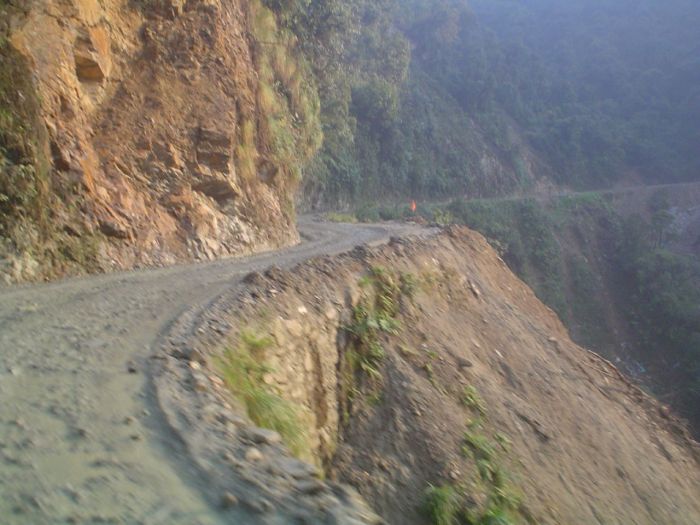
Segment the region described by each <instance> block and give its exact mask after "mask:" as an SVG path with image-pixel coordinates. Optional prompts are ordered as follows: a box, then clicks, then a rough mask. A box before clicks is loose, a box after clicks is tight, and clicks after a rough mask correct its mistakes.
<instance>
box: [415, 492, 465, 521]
mask: <svg viewBox="0 0 700 525" xmlns="http://www.w3.org/2000/svg"><path fill="white" fill-rule="evenodd" d="M460 499H461V497H460V494H459V491H458V489H456V488H455V487H453V486H452V485H442V486H440V487H433V486H432V485H431V486H429V487H428V488H427V490H426V491H425V498H424V502H423V511H424V513H425V515H426V517H427V518H428V519H429V520H430V523H431V524H432V525H455V524H456V523H459V522H458V521H457V518H458V516H459V513H460V510H461V502H460Z"/></svg>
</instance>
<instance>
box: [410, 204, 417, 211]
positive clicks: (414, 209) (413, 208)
mask: <svg viewBox="0 0 700 525" xmlns="http://www.w3.org/2000/svg"><path fill="white" fill-rule="evenodd" d="M416 208H417V206H416V201H411V212H413V213H416Z"/></svg>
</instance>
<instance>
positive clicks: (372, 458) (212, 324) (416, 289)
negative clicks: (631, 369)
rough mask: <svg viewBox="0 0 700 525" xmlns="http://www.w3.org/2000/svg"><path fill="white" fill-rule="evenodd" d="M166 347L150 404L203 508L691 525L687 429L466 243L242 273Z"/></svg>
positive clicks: (492, 257)
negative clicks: (213, 504)
mask: <svg viewBox="0 0 700 525" xmlns="http://www.w3.org/2000/svg"><path fill="white" fill-rule="evenodd" d="M164 350H165V355H164V356H163V357H164V360H163V361H160V360H159V361H157V363H156V365H155V369H156V370H155V371H156V380H155V381H156V385H157V387H158V388H157V390H158V396H159V401H160V403H161V407H162V408H163V409H164V412H165V414H166V416H167V417H168V420H169V421H170V422H171V424H172V425H173V428H174V430H176V431H177V432H179V433H180V435H181V436H182V437H183V439H184V442H185V443H186V446H187V447H188V450H190V452H191V454H192V455H193V456H194V457H195V458H196V459H197V461H198V464H199V465H200V466H201V467H202V468H204V469H207V470H208V471H209V473H210V474H211V475H212V479H214V480H215V486H216V490H213V491H212V496H213V497H214V498H216V499H217V500H218V501H220V502H221V503H222V504H223V505H225V506H226V505H231V506H242V507H243V508H245V509H248V510H249V511H250V513H251V516H252V517H251V520H253V521H251V523H253V522H258V521H259V522H260V523H267V522H270V523H275V522H277V521H276V520H282V521H284V519H286V518H290V517H295V516H296V517H300V516H301V517H303V516H305V517H306V518H309V517H310V516H313V518H312V521H313V520H316V521H314V522H319V523H320V522H324V521H328V522H333V519H335V518H334V516H338V515H342V513H343V509H344V508H345V509H346V510H347V509H350V511H351V512H353V513H354V515H355V516H358V514H357V513H358V512H359V513H360V514H362V513H363V512H365V511H362V510H361V509H362V508H363V507H362V505H361V503H359V502H358V501H357V500H356V499H355V498H354V497H351V496H348V495H347V494H349V493H348V492H347V491H346V490H345V489H340V488H338V487H337V486H336V485H333V484H331V485H328V484H327V483H326V482H322V481H320V480H319V479H318V476H319V475H320V472H323V473H324V475H325V477H326V479H329V480H332V481H333V482H335V481H340V482H344V483H346V484H349V485H352V486H354V487H355V488H356V489H357V490H358V491H359V492H360V493H361V495H362V496H363V497H364V498H365V499H366V501H368V502H369V503H370V505H371V506H372V508H373V509H374V510H375V511H376V512H377V514H379V515H380V516H381V517H382V518H383V519H384V520H386V521H387V522H388V523H397V524H399V523H401V524H406V523H424V522H425V520H426V519H429V517H428V516H426V512H427V513H428V514H429V513H430V512H435V511H436V510H438V511H441V512H443V511H444V512H448V513H449V512H453V513H461V514H459V515H461V516H463V519H471V520H472V521H467V522H469V523H470V522H474V523H487V522H488V521H476V520H479V519H482V520H485V519H487V518H489V517H493V516H500V517H501V518H502V519H506V520H510V521H501V522H503V523H511V522H512V523H595V522H606V523H607V522H611V523H630V522H635V523H645V524H656V523H687V524H689V525H690V524H693V523H696V522H697V520H698V519H699V518H700V507H699V506H698V501H697V494H698V493H699V492H700V470H699V469H698V457H699V456H698V445H697V443H695V442H694V441H693V440H692V439H691V438H690V437H689V435H688V433H687V431H686V429H685V427H684V426H683V424H682V423H681V422H679V421H678V420H676V419H675V417H674V416H673V414H672V413H670V411H669V409H668V408H667V407H664V406H662V405H660V404H659V403H658V402H657V401H655V400H653V399H652V398H651V397H649V396H647V395H646V394H644V393H643V392H642V391H641V390H640V389H639V388H637V387H636V386H635V385H634V384H632V383H630V382H629V381H628V380H627V379H626V378H625V377H624V376H622V375H621V374H620V373H619V372H618V371H617V369H616V368H615V367H614V366H613V365H611V364H610V363H608V362H607V361H605V360H603V359H601V358H600V357H598V356H596V355H595V354H592V353H590V352H588V351H586V350H585V349H582V348H580V347H578V346H576V345H575V344H574V343H573V342H571V340H570V338H569V336H568V334H567V332H566V330H565V328H564V327H563V325H562V324H561V322H560V321H559V319H558V318H557V317H556V316H555V315H554V313H553V312H552V311H551V310H550V309H549V308H547V307H546V306H544V305H543V304H542V303H541V302H540V301H539V300H538V299H537V298H536V297H535V296H534V294H533V293H532V291H531V290H530V289H529V288H527V287H526V286H525V285H524V284H523V283H522V282H521V281H519V280H518V279H517V278H516V277H515V276H514V275H513V274H512V273H511V272H510V271H509V270H508V268H507V267H506V265H505V264H504V263H503V261H502V260H500V259H499V257H498V255H497V254H496V252H495V251H494V250H493V249H492V248H491V247H490V246H489V245H488V243H487V242H486V241H485V240H484V238H483V237H481V236H480V235H478V234H475V233H473V232H471V231H469V230H466V229H461V228H454V229H451V230H449V231H447V232H445V233H443V234H440V235H438V236H437V237H434V238H431V239H424V240H413V241H407V240H399V239H397V240H395V241H393V242H391V243H390V244H389V245H388V246H384V247H378V248H359V249H357V250H355V251H353V252H351V253H349V254H346V255H343V256H339V257H324V258H319V259H316V260H313V261H311V262H309V263H305V264H302V265H300V266H298V267H296V268H294V269H293V270H292V271H284V270H280V269H272V270H270V271H268V272H266V273H265V274H251V275H250V276H249V277H248V278H247V279H246V283H245V286H243V287H241V288H239V289H236V290H232V291H229V292H227V293H225V294H224V295H222V296H221V297H220V298H219V299H218V300H217V301H215V302H214V303H212V305H210V307H209V308H207V309H206V310H205V311H203V312H200V313H195V312H192V313H191V314H189V315H187V316H185V317H184V318H183V319H181V321H180V322H179V323H177V324H176V325H175V326H174V329H173V332H172V333H171V334H170V335H169V336H168V338H167V340H166V341H165V344H164ZM258 399H266V400H268V401H271V404H272V405H275V406H276V407H277V408H276V409H274V410H273V411H272V412H266V411H265V409H262V411H261V406H260V405H259V404H258V402H257V400H258ZM275 410H278V413H277V414H276V415H275V413H274V412H275ZM270 414H272V416H271V417H269V418H268V417H267V416H270ZM290 414H294V416H293V417H292V418H291V419H290V418H289V415H290ZM280 418H281V419H280ZM263 420H265V421H264V423H265V424H266V425H267V426H272V427H274V428H276V429H277V430H278V431H279V433H278V432H274V431H273V432H270V431H261V430H256V421H257V424H258V425H260V424H262V423H261V422H263ZM289 450H292V451H294V453H295V454H296V455H297V457H299V458H301V459H304V460H306V461H307V462H309V464H315V467H314V468H312V467H308V468H304V467H303V464H302V463H298V462H296V461H295V460H292V459H291V454H290V453H289V452H288V451H289ZM315 478H316V481H314V479H315ZM452 515H453V516H456V515H457V514H452ZM358 519H366V521H367V522H374V520H375V519H376V518H374V517H372V516H371V515H366V518H358ZM437 522H438V521H436V523H437Z"/></svg>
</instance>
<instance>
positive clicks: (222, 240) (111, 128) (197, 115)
mask: <svg viewBox="0 0 700 525" xmlns="http://www.w3.org/2000/svg"><path fill="white" fill-rule="evenodd" d="M2 9H3V17H4V18H5V20H4V22H6V24H4V25H6V27H5V28H4V29H3V31H4V33H5V36H6V41H7V44H6V48H7V52H8V53H9V52H12V53H15V54H17V55H19V56H20V57H21V58H22V60H24V62H25V63H26V64H27V69H28V71H26V75H27V78H30V79H32V80H31V84H32V88H33V90H34V91H35V92H36V95H37V99H38V100H39V101H40V115H41V119H40V120H41V126H42V127H43V128H45V133H44V139H45V144H37V148H36V150H37V151H36V152H37V155H36V156H37V160H36V162H35V164H37V165H38V164H40V163H43V164H45V165H46V167H47V173H48V181H47V188H48V192H47V194H48V196H50V198H48V197H47V199H45V201H44V205H43V206H44V207H46V208H48V209H50V210H51V217H50V220H49V221H48V224H45V225H36V228H37V229H38V230H40V235H39V237H42V238H43V240H42V242H43V243H44V244H45V245H47V246H49V245H52V244H51V243H53V244H56V242H57V239H58V238H59V236H58V234H57V233H56V232H57V231H64V230H65V228H70V229H71V230H72V232H73V233H74V237H76V238H78V239H82V240H85V241H87V240H88V239H90V242H91V243H92V244H93V245H94V247H95V249H94V250H93V251H94V258H95V263H96V264H95V268H93V269H102V270H108V269H114V268H122V269H123V268H131V267H134V266H137V265H138V266H142V265H160V264H167V263H171V262H174V261H182V260H199V259H212V258H215V257H221V256H225V255H232V254H241V253H249V252H253V251H257V250H262V249H266V248H272V247H275V246H280V245H286V244H290V243H294V242H296V241H297V239H298V237H297V233H296V230H295V226H294V212H293V205H292V204H291V203H292V202H293V192H294V190H295V188H296V184H297V178H296V173H297V172H298V169H299V166H300V165H301V164H302V163H303V162H304V158H306V157H307V156H308V155H309V154H310V153H311V152H312V151H313V150H311V151H306V152H305V153H303V154H302V153H301V152H299V153H298V154H297V153H295V151H294V150H293V149H292V150H289V151H287V154H288V159H287V162H286V163H285V164H284V165H281V164H280V161H279V157H278V156H275V147H276V146H275V142H274V141H275V140H276V138H275V137H274V136H273V135H272V134H271V133H269V132H267V129H268V128H267V126H268V122H269V120H270V118H271V113H270V112H271V111H272V110H271V109H270V108H269V107H268V106H261V104H260V102H259V97H258V91H259V89H261V88H260V78H262V77H261V74H260V73H259V71H258V69H259V68H260V67H262V64H263V62H262V60H263V58H264V57H263V55H262V53H261V51H260V49H259V46H258V44H257V40H256V37H255V27H254V26H251V24H250V22H249V20H250V17H251V15H250V13H251V9H257V10H258V11H256V13H257V14H256V15H255V16H256V17H258V16H259V11H260V10H262V9H264V8H262V7H261V6H260V5H259V4H257V3H249V2H247V1H244V0H214V1H203V0H202V1H200V0H193V1H188V2H178V1H168V0H154V1H148V2H128V1H126V0H108V1H106V2H97V1H96V0H72V1H71V2H68V3H66V2H59V1H54V0H48V1H46V2H31V3H27V4H26V5H25V7H24V9H19V8H15V7H12V6H6V7H3V8H2ZM266 13H268V15H269V16H273V15H271V13H269V12H266ZM254 18H255V17H254ZM272 23H273V24H274V16H273V18H272ZM285 60H288V61H292V62H293V61H294V60H295V57H294V52H293V50H288V56H286V57H285ZM279 89H283V88H282V87H280V88H279ZM274 111H275V114H276V115H282V116H283V115H285V112H290V111H291V109H290V107H284V106H281V105H277V106H276V107H275V108H274ZM277 118H279V117H277ZM302 118H305V116H304V115H302ZM309 118H310V119H311V120H313V118H312V117H309ZM279 127H280V126H277V128H275V129H278V128H279ZM308 127H309V129H311V128H313V127H314V124H313V122H310V123H309V126H308ZM297 133H298V135H299V137H296V136H294V137H292V138H293V139H296V138H299V140H301V138H303V137H301V135H302V132H301V131H297ZM270 164H272V165H273V166H274V168H275V170H276V171H278V172H279V173H280V176H276V177H273V178H270V177H269V176H268V174H269V171H270V170H269V166H270ZM49 202H50V204H47V203H49ZM26 220H28V219H27V217H26V216H23V217H20V218H18V219H17V221H26ZM12 226H14V225H12V224H11V225H10V226H9V227H7V228H6V229H5V231H0V235H2V236H3V237H4V239H5V240H6V241H7V243H6V244H7V245H8V246H10V248H9V249H7V250H5V252H3V253H0V257H2V258H4V259H5V262H6V264H5V266H6V271H5V272H4V273H5V274H6V278H9V279H10V280H27V279H36V278H40V277H45V276H52V275H57V274H62V273H73V272H79V271H84V270H85V265H82V264H81V263H80V261H77V260H76V257H75V254H73V253H72V252H71V251H70V250H65V249H61V247H58V248H56V249H53V250H52V253H53V254H54V255H53V256H52V257H48V256H45V253H44V252H45V251H46V250H43V251H42V249H34V248H36V247H37V246H38V241H28V242H26V243H24V244H22V240H21V239H19V238H18V234H13V233H12V231H13V230H14V228H13V227H12ZM25 245H26V246H28V247H30V248H32V249H31V250H29V249H28V248H26V247H25ZM12 246H14V249H12ZM28 251H31V252H32V254H33V257H34V258H35V259H36V264H35V265H34V266H33V268H34V270H33V271H28V270H27V268H29V266H28V265H25V266H24V269H20V268H18V266H17V265H16V264H14V263H13V261H14V260H17V259H18V258H19V257H20V255H21V253H20V252H28ZM61 258H62V259H61ZM59 259H61V260H59Z"/></svg>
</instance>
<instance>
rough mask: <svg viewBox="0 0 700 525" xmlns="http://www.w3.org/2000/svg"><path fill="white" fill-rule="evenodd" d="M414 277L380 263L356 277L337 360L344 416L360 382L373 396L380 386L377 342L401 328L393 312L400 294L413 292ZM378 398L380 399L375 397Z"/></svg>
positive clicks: (396, 310) (381, 353)
mask: <svg viewBox="0 0 700 525" xmlns="http://www.w3.org/2000/svg"><path fill="white" fill-rule="evenodd" d="M414 281H415V279H414V278H413V277H412V276H410V275H409V274H398V273H396V272H392V271H390V270H388V269H386V268H383V267H381V266H373V267H372V268H370V270H369V273H368V275H366V276H365V277H363V278H362V279H360V281H359V283H358V284H359V286H360V288H361V289H362V295H361V298H360V300H359V302H358V304H356V305H355V306H354V308H353V311H352V320H351V322H350V323H349V324H348V325H347V326H346V327H345V331H346V333H347V335H348V345H347V347H346V349H345V352H344V354H343V358H342V361H341V370H340V372H341V377H342V381H341V399H342V400H344V401H343V413H344V414H345V415H346V417H347V416H348V415H349V414H348V410H349V406H350V404H351V402H352V401H353V400H354V399H355V398H356V397H358V396H359V395H360V394H361V386H362V383H363V381H365V380H368V381H369V387H370V389H371V390H373V392H372V393H371V394H370V397H372V396H374V397H376V395H377V390H379V389H380V387H381V381H382V375H381V371H380V366H381V362H382V360H383V359H384V356H385V352H384V347H383V346H382V343H381V337H382V335H383V334H388V335H395V334H397V333H398V332H399V329H400V327H401V325H400V323H399V321H398V319H397V315H398V313H399V308H400V304H401V300H402V297H404V296H405V297H407V298H411V297H412V296H413V293H415V287H414V285H413V283H414ZM377 399H381V398H377Z"/></svg>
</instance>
